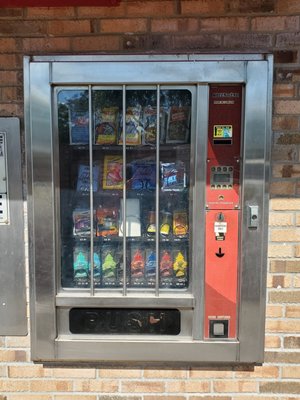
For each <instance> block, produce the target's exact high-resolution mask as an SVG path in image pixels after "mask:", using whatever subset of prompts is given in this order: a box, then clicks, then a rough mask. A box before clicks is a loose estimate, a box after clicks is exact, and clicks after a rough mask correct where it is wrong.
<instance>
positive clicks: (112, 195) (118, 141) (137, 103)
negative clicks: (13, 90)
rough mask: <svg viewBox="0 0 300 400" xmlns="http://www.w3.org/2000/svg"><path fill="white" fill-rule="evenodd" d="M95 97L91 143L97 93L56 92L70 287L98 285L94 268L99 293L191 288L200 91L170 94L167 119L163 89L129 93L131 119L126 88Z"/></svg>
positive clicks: (65, 281)
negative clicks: (194, 100) (194, 122)
mask: <svg viewBox="0 0 300 400" xmlns="http://www.w3.org/2000/svg"><path fill="white" fill-rule="evenodd" d="M91 93H92V96H91V101H92V104H91V110H92V121H91V123H92V141H93V143H92V146H89V123H90V121H89V96H88V90H83V89H77V90H76V89H64V90H59V91H58V92H57V105H58V130H59V146H60V149H59V170H60V185H61V188H60V204H61V239H62V240H61V243H62V244H61V276H62V287H70V288H72V287H73V288H88V287H90V286H91V282H90V281H91V273H90V271H91V265H92V264H93V265H94V271H93V279H94V281H93V285H94V287H95V288H96V289H101V290H103V289H107V290H113V289H118V290H119V291H121V290H122V288H124V287H125V285H126V287H127V288H128V290H136V289H139V288H142V289H143V290H146V289H150V290H152V291H154V290H155V289H156V288H158V287H159V288H160V289H168V290H170V289H172V290H174V289H185V288H187V287H188V285H189V275H190V265H189V239H190V236H189V232H190V226H189V225H190V215H189V202H190V199H189V192H190V188H189V186H190V183H189V173H190V170H189V168H190V167H189V164H190V135H191V133H190V119H191V92H190V91H188V90H184V89H172V88H170V89H168V90H165V89H164V90H161V92H160V105H159V113H158V105H157V90H156V89H152V88H151V89H149V88H148V89H147V88H145V89H135V88H134V89H133V88H130V86H129V87H126V106H125V107H126V108H125V121H123V109H124V108H123V107H124V105H123V103H122V99H123V92H122V90H121V88H116V89H113V88H103V89H102V88H93V89H92V91H91ZM157 114H159V137H157V135H158V132H157V116H158V115H157ZM123 123H125V129H124V131H125V143H124V138H123V134H124V132H123ZM157 144H158V145H159V150H158V149H157ZM123 146H125V149H126V152H125V154H126V157H125V159H124V155H125V154H124V153H123ZM90 147H92V149H93V150H92V154H90ZM158 154H159V160H157V158H156V157H157V155H158ZM91 160H92V161H91ZM91 162H92V165H91V164H90V163H91ZM125 162H126V168H124V163H125ZM125 171H126V174H125ZM91 172H92V178H91V177H90V173H91ZM158 172H159V173H158ZM157 173H158V176H159V179H160V180H159V182H157V181H156V177H157ZM124 175H125V176H124ZM124 185H125V187H126V199H125V201H124V198H123V194H124V193H123V187H124ZM91 193H92V194H93V198H92V204H93V210H92V212H91V210H90V206H91V203H90V194H91ZM157 204H158V205H159V210H158V211H157V209H156V206H157ZM125 205H126V206H125ZM124 214H125V226H124ZM91 215H92V216H93V223H92V224H91ZM157 215H158V216H159V218H158V221H156V216H157ZM91 225H93V232H92V235H91ZM91 236H92V238H93V256H91V243H90V240H91ZM124 236H125V237H126V239H125V243H126V259H124V255H123V242H124ZM157 237H158V238H159V244H158V245H157V244H156V238H157ZM157 248H158V249H159V252H158V253H159V254H156V253H157ZM91 257H93V259H92V260H91ZM124 268H125V269H126V270H125V271H126V274H124ZM157 276H158V277H159V279H158V281H156V280H157ZM124 277H126V282H124Z"/></svg>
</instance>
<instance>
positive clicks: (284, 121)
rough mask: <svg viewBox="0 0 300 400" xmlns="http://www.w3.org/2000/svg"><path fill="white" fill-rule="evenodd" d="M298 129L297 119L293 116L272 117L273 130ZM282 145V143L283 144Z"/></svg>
mask: <svg viewBox="0 0 300 400" xmlns="http://www.w3.org/2000/svg"><path fill="white" fill-rule="evenodd" d="M298 127H299V118H298V117H294V116H280V117H273V129H274V130H279V129H283V130H287V131H294V130H296V129H298ZM283 144H284V143H283Z"/></svg>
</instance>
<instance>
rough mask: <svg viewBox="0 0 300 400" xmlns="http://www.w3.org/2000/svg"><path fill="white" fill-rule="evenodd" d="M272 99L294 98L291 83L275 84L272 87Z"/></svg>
mask: <svg viewBox="0 0 300 400" xmlns="http://www.w3.org/2000/svg"><path fill="white" fill-rule="evenodd" d="M273 95H274V97H294V96H295V86H294V85H293V84H291V83H281V84H280V83H277V84H275V85H273Z"/></svg>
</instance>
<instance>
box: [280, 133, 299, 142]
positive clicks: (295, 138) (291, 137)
mask: <svg viewBox="0 0 300 400" xmlns="http://www.w3.org/2000/svg"><path fill="white" fill-rule="evenodd" d="M275 143H276V144H282V145H290V144H297V145H298V144H300V135H299V133H282V134H281V133H278V134H275Z"/></svg>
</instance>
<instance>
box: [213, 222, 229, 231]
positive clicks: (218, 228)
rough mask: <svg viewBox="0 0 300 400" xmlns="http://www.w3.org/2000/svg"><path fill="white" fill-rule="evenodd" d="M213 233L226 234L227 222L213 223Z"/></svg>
mask: <svg viewBox="0 0 300 400" xmlns="http://www.w3.org/2000/svg"><path fill="white" fill-rule="evenodd" d="M214 232H215V233H226V232H227V222H215V226H214Z"/></svg>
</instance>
